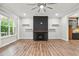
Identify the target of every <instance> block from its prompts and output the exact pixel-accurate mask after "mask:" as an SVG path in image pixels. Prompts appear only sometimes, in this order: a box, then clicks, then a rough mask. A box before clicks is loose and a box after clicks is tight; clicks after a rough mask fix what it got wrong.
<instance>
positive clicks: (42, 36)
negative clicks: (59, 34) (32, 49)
mask: <svg viewBox="0 0 79 59" xmlns="http://www.w3.org/2000/svg"><path fill="white" fill-rule="evenodd" d="M34 40H37V41H39V40H41V41H45V40H48V33H47V32H34Z"/></svg>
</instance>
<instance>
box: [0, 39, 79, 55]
mask: <svg viewBox="0 0 79 59" xmlns="http://www.w3.org/2000/svg"><path fill="white" fill-rule="evenodd" d="M0 56H79V40H70V41H63V40H57V39H56V40H48V41H33V40H27V39H26V40H18V41H16V42H14V43H11V44H9V45H7V46H5V47H3V48H0Z"/></svg>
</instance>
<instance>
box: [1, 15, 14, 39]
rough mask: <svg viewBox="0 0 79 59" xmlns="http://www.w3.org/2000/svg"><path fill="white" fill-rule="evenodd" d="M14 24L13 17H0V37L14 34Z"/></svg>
mask: <svg viewBox="0 0 79 59" xmlns="http://www.w3.org/2000/svg"><path fill="white" fill-rule="evenodd" d="M14 32H15V24H14V18H13V17H10V18H8V17H6V16H4V15H0V36H1V37H3V36H7V35H13V34H15V33H14Z"/></svg>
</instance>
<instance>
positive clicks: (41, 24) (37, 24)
mask: <svg viewBox="0 0 79 59" xmlns="http://www.w3.org/2000/svg"><path fill="white" fill-rule="evenodd" d="M33 40H35V41H36V40H42V41H45V40H48V16H34V17H33Z"/></svg>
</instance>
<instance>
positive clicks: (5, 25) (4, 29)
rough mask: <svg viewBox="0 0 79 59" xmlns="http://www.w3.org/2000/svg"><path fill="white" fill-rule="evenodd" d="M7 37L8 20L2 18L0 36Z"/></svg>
mask: <svg viewBox="0 0 79 59" xmlns="http://www.w3.org/2000/svg"><path fill="white" fill-rule="evenodd" d="M5 35H8V18H6V17H2V19H1V36H5Z"/></svg>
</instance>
